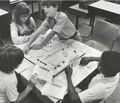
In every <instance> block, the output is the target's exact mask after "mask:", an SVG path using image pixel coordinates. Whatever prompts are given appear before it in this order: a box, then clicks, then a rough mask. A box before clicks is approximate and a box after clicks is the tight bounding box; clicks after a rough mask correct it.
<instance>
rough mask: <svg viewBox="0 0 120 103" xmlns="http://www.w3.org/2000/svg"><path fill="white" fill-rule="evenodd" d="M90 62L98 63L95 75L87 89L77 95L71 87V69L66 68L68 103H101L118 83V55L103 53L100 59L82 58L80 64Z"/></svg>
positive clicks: (112, 52)
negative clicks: (97, 72) (97, 71)
mask: <svg viewBox="0 0 120 103" xmlns="http://www.w3.org/2000/svg"><path fill="white" fill-rule="evenodd" d="M91 61H99V64H98V67H97V69H98V70H99V72H100V74H97V75H96V76H95V77H93V79H92V80H91V82H90V83H89V86H88V89H86V90H84V91H82V92H79V93H77V92H76V91H75V88H74V86H73V83H72V80H71V75H72V68H70V67H67V68H66V71H65V73H66V76H67V80H68V95H69V100H71V102H70V103H101V102H102V101H104V100H106V99H107V98H108V97H109V96H110V95H111V94H112V92H113V91H114V90H115V88H116V87H117V85H118V82H119V71H120V53H118V52H115V51H105V52H103V54H102V56H101V58H98V57H83V58H82V59H81V62H80V64H81V65H86V64H88V63H89V62H91Z"/></svg>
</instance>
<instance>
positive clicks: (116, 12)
mask: <svg viewBox="0 0 120 103" xmlns="http://www.w3.org/2000/svg"><path fill="white" fill-rule="evenodd" d="M88 11H89V13H90V15H91V16H92V20H93V21H92V30H91V33H92V32H93V26H94V21H95V15H100V16H104V17H107V18H110V19H112V20H113V19H115V20H119V19H120V5H119V4H115V3H112V2H108V1H104V0H100V1H97V2H95V3H92V4H90V5H88Z"/></svg>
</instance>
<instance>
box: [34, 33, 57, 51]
mask: <svg viewBox="0 0 120 103" xmlns="http://www.w3.org/2000/svg"><path fill="white" fill-rule="evenodd" d="M54 36H55V32H54V31H51V32H50V33H49V34H48V35H47V37H46V38H45V39H44V41H43V42H42V43H41V44H40V45H39V44H34V45H33V46H32V49H41V48H42V47H43V46H45V45H46V44H47V43H48V42H49V41H50V40H51V39H52V38H53V37H54Z"/></svg>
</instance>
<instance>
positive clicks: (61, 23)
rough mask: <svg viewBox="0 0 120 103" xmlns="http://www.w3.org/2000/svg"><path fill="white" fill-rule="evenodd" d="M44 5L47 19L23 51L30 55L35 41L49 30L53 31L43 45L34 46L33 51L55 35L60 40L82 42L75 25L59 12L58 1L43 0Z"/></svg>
mask: <svg viewBox="0 0 120 103" xmlns="http://www.w3.org/2000/svg"><path fill="white" fill-rule="evenodd" d="M42 5H43V9H44V13H45V15H46V17H47V18H46V19H45V20H44V21H43V23H42V24H41V26H40V27H39V28H38V30H37V31H36V32H34V33H33V36H32V37H31V38H30V40H29V41H28V43H27V45H26V46H25V48H24V50H23V51H24V52H25V53H28V51H29V49H30V46H31V44H32V43H33V42H34V40H35V39H36V38H37V37H38V36H39V35H41V34H45V32H46V31H47V30H48V29H52V31H51V32H50V33H49V34H48V35H47V37H46V38H45V39H44V40H43V42H42V43H41V44H34V45H32V49H41V48H42V47H43V46H45V45H46V44H47V43H48V42H49V41H50V40H51V39H52V38H53V37H54V36H55V35H57V36H58V37H59V39H62V40H67V39H74V40H77V41H81V36H80V33H79V32H78V31H77V30H76V28H75V26H74V24H73V23H72V22H71V21H70V20H69V18H68V17H67V15H66V14H65V13H63V12H61V11H58V8H59V1H58V0H43V2H42Z"/></svg>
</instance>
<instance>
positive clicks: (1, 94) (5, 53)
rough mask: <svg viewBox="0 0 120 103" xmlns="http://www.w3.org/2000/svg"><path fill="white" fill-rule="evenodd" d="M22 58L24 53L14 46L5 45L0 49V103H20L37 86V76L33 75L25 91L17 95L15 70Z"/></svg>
mask: <svg viewBox="0 0 120 103" xmlns="http://www.w3.org/2000/svg"><path fill="white" fill-rule="evenodd" d="M23 58H24V53H23V52H22V50H21V49H19V48H17V47H16V46H12V45H6V46H4V47H3V48H1V49H0V103H22V101H23V100H24V99H25V98H26V97H27V95H28V94H29V93H30V91H31V90H32V89H33V87H34V86H35V85H36V84H37V82H38V79H37V74H34V75H32V76H31V78H30V80H29V83H28V86H27V87H26V88H25V90H24V91H23V92H22V93H20V94H19V93H18V91H17V82H18V81H17V78H16V75H15V69H16V68H17V67H18V66H19V65H20V64H21V62H22V60H23Z"/></svg>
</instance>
